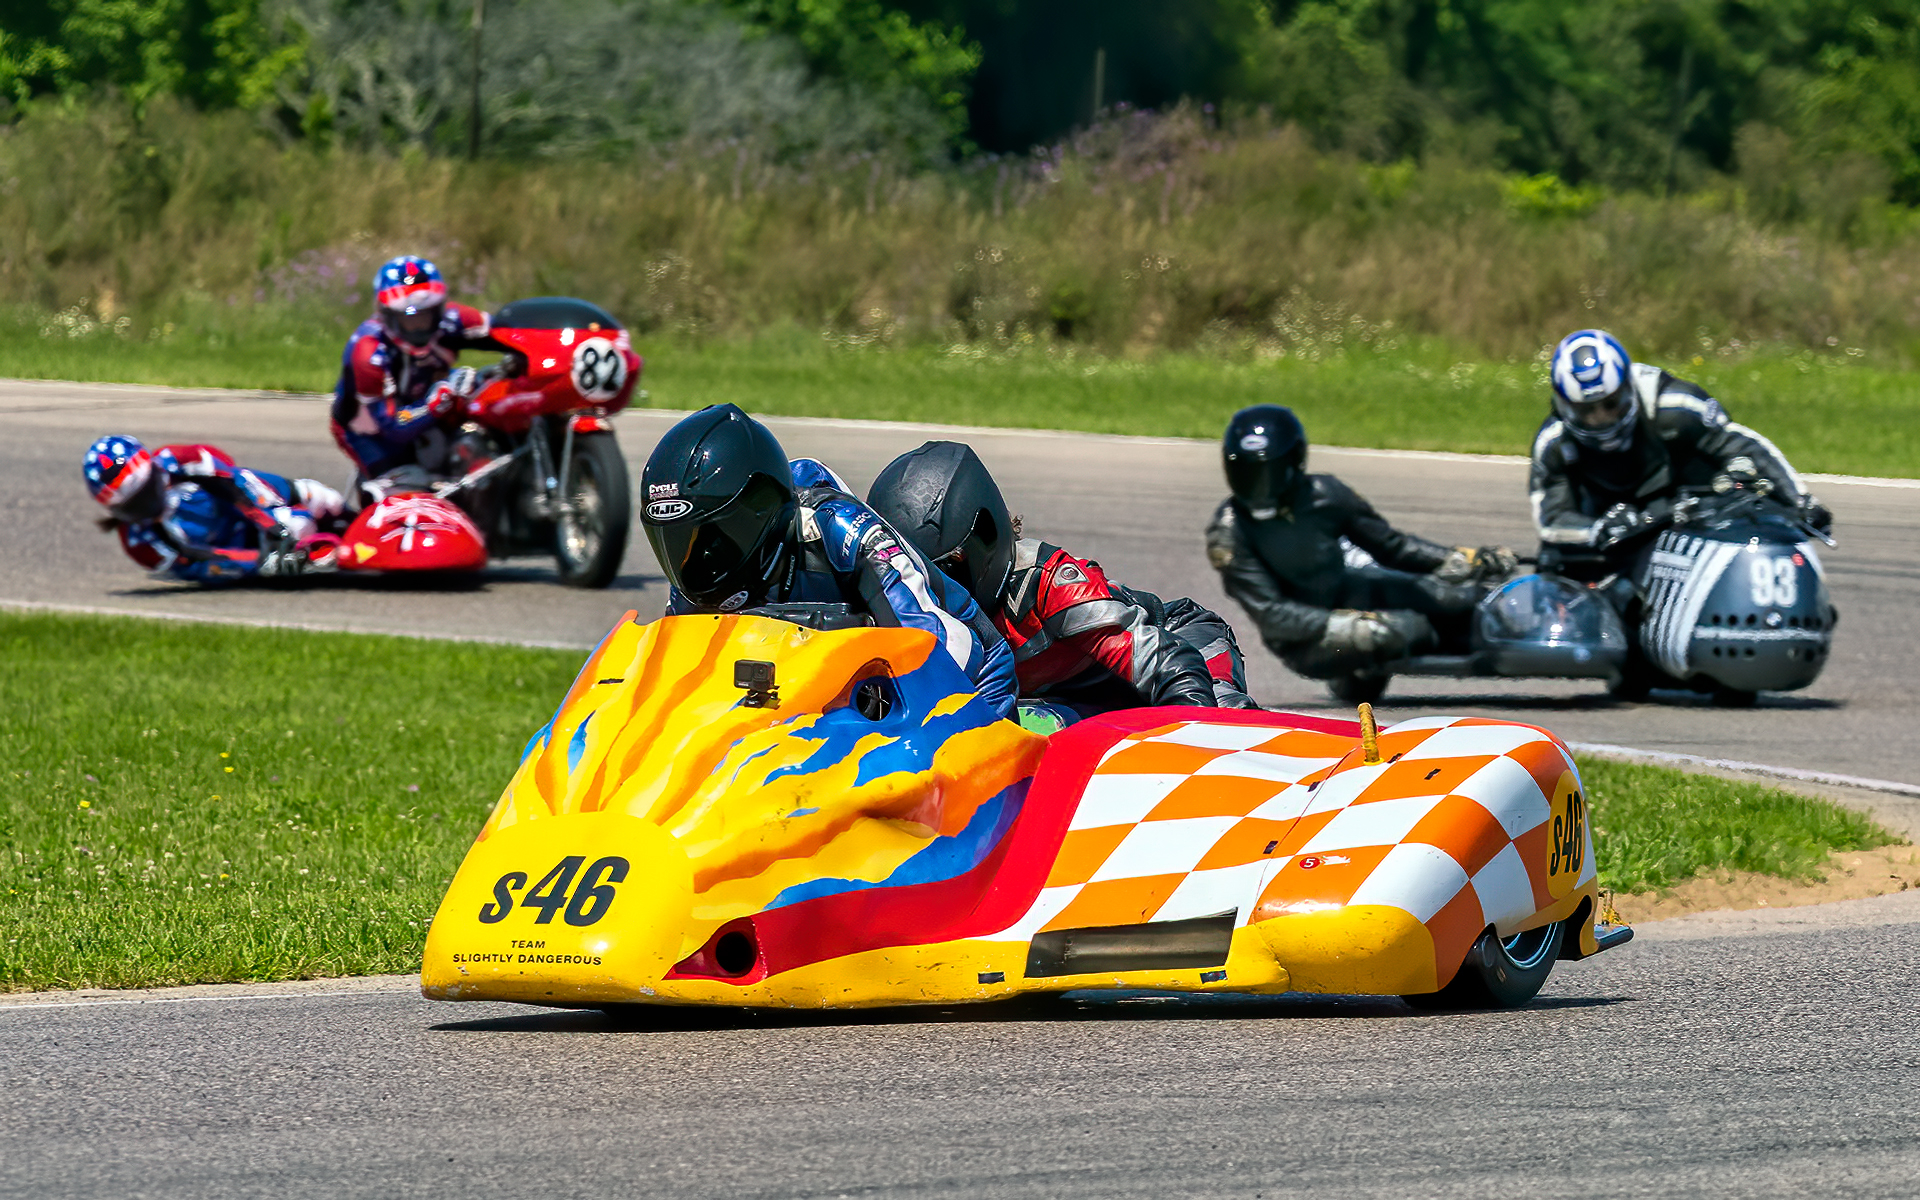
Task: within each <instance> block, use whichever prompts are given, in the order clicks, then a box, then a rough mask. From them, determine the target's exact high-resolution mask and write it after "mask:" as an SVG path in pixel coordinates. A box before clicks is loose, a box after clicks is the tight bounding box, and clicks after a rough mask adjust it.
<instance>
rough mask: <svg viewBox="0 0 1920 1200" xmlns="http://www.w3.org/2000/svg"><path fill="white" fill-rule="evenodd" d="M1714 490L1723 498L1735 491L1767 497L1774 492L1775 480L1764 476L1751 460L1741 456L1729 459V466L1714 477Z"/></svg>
mask: <svg viewBox="0 0 1920 1200" xmlns="http://www.w3.org/2000/svg"><path fill="white" fill-rule="evenodd" d="M1713 490H1714V491H1715V492H1717V493H1719V494H1720V495H1723V496H1724V495H1725V494H1726V493H1728V492H1731V491H1735V490H1739V491H1745V492H1753V493H1755V494H1756V495H1761V496H1765V495H1767V494H1768V493H1770V492H1772V491H1773V480H1771V479H1768V478H1767V477H1766V476H1765V475H1762V474H1761V473H1760V468H1759V467H1758V466H1756V465H1754V461H1753V460H1752V459H1751V458H1748V457H1747V456H1746V455H1744V454H1740V455H1735V456H1734V457H1733V458H1730V459H1728V460H1727V465H1726V466H1725V467H1723V468H1722V469H1721V471H1720V473H1719V474H1718V475H1715V476H1714V477H1713Z"/></svg>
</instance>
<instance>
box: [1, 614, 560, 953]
mask: <svg viewBox="0 0 1920 1200" xmlns="http://www.w3.org/2000/svg"><path fill="white" fill-rule="evenodd" d="M582 657H583V656H582V655H581V654H578V653H568V652H562V651H553V650H533V649H519V648H513V647H500V646H480V645H471V644H460V643H449V642H428V641H419V640H413V639H406V638H373V637H354V636H347V635H329V634H314V633H298V632H291V631H282V630H267V629H249V628H237V627H228V626H219V625H200V624H176V623H168V622H151V621H137V620H126V619H112V618H88V617H72V616H59V615H40V614H29V615H22V614H18V613H7V612H4V611H0V764H4V766H0V990H9V989H12V990H20V989H32V988H49V987H74V986H94V987H136V986H149V985H159V984H171V983H189V982H195V981H214V980H241V979H298V978H303V977H310V976H322V975H353V974H376V973H380V972H388V971H408V970H415V969H417V968H418V966H419V961H420V948H421V944H422V941H423V939H424V937H425V934H426V925H427V921H428V919H429V918H430V917H431V916H432V915H433V911H434V908H435V906H436V905H437V904H438V903H439V900H440V895H441V893H442V891H443V890H444V889H445V888H446V885H447V881H448V880H449V879H450V878H451V877H452V873H453V868H454V866H455V865H457V864H458V862H459V861H460V856H461V855H462V854H463V853H464V852H465V850H466V847H467V845H468V843H470V842H471V841H472V839H473V835H474V833H475V832H476V831H477V830H478V829H479V826H480V823H481V821H483V820H484V819H485V817H486V814H487V812H488V811H489V810H490V809H491V808H492V805H493V802H494V800H495V799H497V798H498V796H499V794H500V789H501V787H502V786H503V785H504V784H505V782H506V780H507V777H508V775H510V774H511V773H512V771H513V766H514V763H515V762H516V761H518V759H519V755H520V751H521V748H522V747H523V746H524V745H525V743H526V740H527V737H528V735H529V734H531V733H532V732H533V731H534V730H535V729H537V728H539V726H540V724H541V723H542V722H543V721H545V720H546V718H547V715H548V714H549V713H550V712H551V711H552V708H553V705H554V703H555V702H556V699H557V697H559V695H560V694H561V693H562V692H563V691H564V690H565V688H566V686H567V684H568V683H569V682H570V681H571V679H572V678H573V674H574V672H575V671H576V670H577V669H578V667H579V664H580V661H581V659H582Z"/></svg>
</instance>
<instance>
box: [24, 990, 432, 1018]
mask: <svg viewBox="0 0 1920 1200" xmlns="http://www.w3.org/2000/svg"><path fill="white" fill-rule="evenodd" d="M411 990H413V989H410V988H403V987H384V988H342V989H341V990H340V991H337V992H245V993H240V994H237V995H221V994H214V995H207V996H136V997H133V998H130V999H126V1000H93V999H87V1000H40V1001H34V1002H33V1003H30V1004H8V1003H7V1002H6V1000H5V999H4V998H0V1015H5V1014H6V1013H9V1012H29V1011H32V1010H34V1009H44V1008H106V1007H109V1006H111V1005H128V1004H194V1003H197V1002H199V1001H203V1000H310V999H313V998H315V997H321V996H401V995H406V994H407V993H408V992H410V991H411Z"/></svg>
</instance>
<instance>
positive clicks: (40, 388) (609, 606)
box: [0, 382, 1920, 784]
mask: <svg viewBox="0 0 1920 1200" xmlns="http://www.w3.org/2000/svg"><path fill="white" fill-rule="evenodd" d="M678 416H679V414H674V413H665V412H657V411H646V412H632V413H627V414H623V415H622V416H621V417H619V418H618V420H617V422H616V429H617V431H618V433H619V436H620V439H621V444H622V445H623V446H624V447H625V449H626V452H627V455H628V459H629V462H630V465H631V467H632V469H633V475H634V478H635V480H636V481H637V480H638V477H639V471H640V467H641V465H642V463H644V462H645V459H646V455H647V453H648V451H650V450H651V449H652V447H653V443H654V441H655V440H656V439H657V438H658V437H659V436H660V434H661V433H662V432H663V431H665V430H666V429H667V428H668V427H669V426H670V425H671V424H672V423H673V422H674V421H675V420H677V419H678ZM771 424H772V426H773V427H774V429H775V430H776V431H777V433H778V434H779V436H780V438H781V441H782V444H783V445H784V446H785V447H786V449H787V451H788V453H789V454H792V455H795V456H799V455H814V456H818V457H820V458H822V459H824V460H825V461H827V462H828V463H830V464H832V465H833V466H834V468H835V469H837V470H838V471H840V472H841V473H842V474H843V475H845V476H846V477H847V478H848V479H849V481H850V482H851V483H853V484H854V486H856V487H857V488H860V489H862V490H864V489H865V488H866V486H867V485H868V484H869V483H870V482H871V481H872V479H873V476H874V475H875V474H877V473H878V472H879V470H880V468H881V467H883V466H885V465H886V463H887V462H889V461H890V460H891V459H892V458H893V457H894V456H895V455H896V454H899V453H900V452H902V451H905V450H909V449H911V448H913V447H914V446H917V445H919V444H920V442H922V441H923V440H925V439H926V438H928V437H938V436H964V437H965V438H966V439H967V440H968V441H970V442H972V443H973V445H974V446H975V448H976V449H978V450H979V452H980V454H981V457H982V458H984V459H985V460H986V462H987V464H988V465H989V466H990V467H992V468H993V469H994V472H995V474H996V475H997V476H998V478H999V479H1000V481H1001V486H1002V488H1003V489H1004V490H1005V491H1006V493H1007V498H1008V503H1009V504H1010V505H1011V506H1012V507H1013V508H1014V511H1016V512H1019V513H1023V514H1024V515H1025V517H1026V528H1027V531H1028V532H1029V533H1030V534H1033V535H1036V536H1041V537H1044V538H1046V539H1047V540H1049V541H1053V542H1056V543H1059V544H1061V545H1065V546H1067V547H1069V548H1071V549H1073V550H1075V551H1077V552H1079V553H1082V554H1085V555H1089V556H1091V557H1093V558H1096V559H1098V560H1099V561H1100V562H1101V564H1102V565H1103V566H1105V567H1106V568H1107V570H1108V572H1109V573H1110V574H1111V575H1112V576H1113V577H1115V578H1117V579H1120V580H1122V581H1123V582H1126V583H1131V584H1134V585H1136V586H1140V587H1145V588H1148V589H1150V590H1153V591H1156V592H1159V593H1161V594H1162V595H1169V596H1171V595H1181V594H1185V595H1191V596H1193V597H1195V598H1196V599H1198V600H1199V601H1200V602H1201V603H1203V604H1207V605H1209V606H1211V607H1213V608H1215V609H1217V610H1218V611H1220V612H1222V613H1225V614H1227V615H1229V616H1230V617H1232V618H1234V619H1235V622H1236V625H1237V626H1238V628H1239V630H1240V641H1241V645H1242V646H1243V647H1244V648H1245V649H1246V650H1247V657H1248V663H1249V668H1250V671H1251V675H1252V682H1253V687H1254V694H1255V695H1256V697H1258V698H1259V699H1260V700H1261V701H1262V702H1263V703H1265V704H1267V705H1269V706H1279V707H1289V708H1329V707H1334V706H1335V705H1334V702H1333V701H1331V700H1330V699H1329V698H1328V697H1327V694H1326V692H1325V691H1324V690H1322V688H1321V687H1320V685H1318V684H1314V683H1310V682H1308V681H1305V680H1302V679H1299V678H1297V677H1295V676H1293V675H1292V674H1290V673H1289V672H1287V671H1286V670H1285V669H1284V668H1283V667H1282V666H1281V665H1280V664H1279V662H1278V660H1276V659H1274V658H1273V657H1272V656H1271V655H1269V654H1267V653H1266V651H1265V650H1264V649H1263V648H1262V647H1261V645H1260V642H1259V638H1258V636H1257V635H1256V633H1255V631H1254V630H1253V628H1252V626H1251V625H1250V624H1249V623H1247V622H1246V621H1245V619H1244V617H1243V616H1242V614H1241V613H1240V611H1239V609H1238V607H1237V606H1236V605H1234V604H1233V603H1232V602H1231V601H1229V600H1228V599H1227V598H1226V596H1225V594H1224V593H1223V592H1222V591H1221V590H1220V588H1219V585H1218V583H1217V581H1216V577H1215V576H1214V573H1213V571H1212V569H1211V568H1210V567H1209V566H1208V565H1207V560H1206V555H1205V552H1204V549H1203V547H1202V545H1201V531H1202V530H1203V529H1204V528H1205V526H1206V523H1207V520H1208V518H1209V517H1210V516H1211V515H1212V512H1213V508H1214V506H1215V505H1217V504H1218V503H1219V501H1220V499H1221V497H1222V496H1223V495H1224V494H1225V487H1224V484H1223V483H1222V481H1221V478H1220V466H1219V458H1218V452H1217V450H1216V449H1215V448H1214V447H1213V446H1212V445H1210V444H1206V443H1199V442H1189V441H1171V440H1157V439H1144V438H1103V437H1093V436H1087V435H1072V434H1046V433H1021V432H983V431H967V432H965V433H964V435H958V434H954V433H952V432H950V431H949V432H946V433H941V432H938V431H931V430H927V429H924V428H916V427H911V426H898V425H884V424H879V423H864V422H844V421H812V420H774V421H772V422H771ZM0 432H4V436H0V564H4V565H0V601H8V600H14V601H29V602H40V603H50V604H57V605H65V606H79V607H87V608H97V609H108V610H113V611H116V612H128V613H147V614H155V615H159V614H167V615H189V616H200V617H211V618H219V619H230V620H232V619H239V620H253V621H268V622H283V623H289V624H301V625H310V626H315V627H324V628H334V629H358V630H368V631H381V632H396V633H429V634H448V633H457V634H462V635H466V636H474V637H485V638H497V639H508V640H513V641H529V642H545V643H551V644H557V645H567V646H580V647H587V646H591V645H592V644H593V643H595V642H597V641H598V640H599V638H600V636H601V635H602V634H604V633H605V632H606V630H607V628H608V627H609V626H610V625H611V624H612V623H613V622H614V620H615V619H616V618H618V617H619V616H620V614H621V613H623V612H625V611H626V610H627V609H629V608H631V609H637V610H638V611H639V612H640V614H641V615H642V616H644V617H649V618H651V617H653V616H657V615H658V614H659V613H660V612H661V611H662V610H663V608H664V607H665V604H666V587H665V584H664V582H663V581H662V579H661V577H660V574H659V567H658V565H657V564H656V563H655V562H654V561H653V554H652V551H651V550H650V549H649V548H648V546H647V544H646V539H645V538H644V536H642V535H641V534H640V532H639V529H638V523H637V522H636V527H635V531H634V539H633V542H632V544H631V545H630V546H629V548H628V552H627V558H626V563H625V565H624V567H623V569H622V574H621V576H620V578H619V579H618V580H617V581H616V584H615V586H614V587H613V588H611V589H609V590H608V591H605V592H582V591H575V590H572V589H568V588H564V587H561V586H558V585H557V584H555V583H554V581H553V575H552V570H551V565H550V563H549V562H547V561H543V560H539V559H514V560H510V561H509V562H508V563H506V564H502V565H498V566H495V567H494V568H492V569H491V570H489V572H488V573H487V576H486V582H485V584H484V586H482V587H481V588H479V589H476V590H473V591H468V592H454V593H440V594H426V593H422V592H420V591H417V590H413V589H407V588H396V587H393V586H391V585H383V584H381V583H379V582H377V581H366V580H352V581H349V580H343V579H331V580H319V581H315V585H314V586H312V587H308V588H305V589H303V590H298V591H288V590H285V589H279V588H273V589H228V590H202V589H198V588H194V587H187V586H176V585H172V584H167V583H156V582H153V581H152V580H150V579H149V578H148V577H147V576H146V575H145V574H144V573H142V572H141V571H140V570H139V569H138V568H137V567H135V565H134V564H133V563H132V562H131V561H129V560H128V559H126V558H125V556H123V555H122V554H121V553H120V552H119V549H118V547H117V546H116V545H115V544H114V543H113V542H112V540H111V539H110V538H109V537H107V536H104V535H102V534H100V533H99V532H97V531H96V530H95V529H94V528H93V525H92V520H93V518H94V517H95V516H96V515H97V514H96V512H95V511H94V506H93V504H92V503H91V502H90V501H89V500H88V499H87V495H86V491H85V488H84V485H83V484H82V483H81V481H80V469H79V462H80V454H81V452H82V451H83V450H85V449H86V447H87V444H88V443H89V442H91V441H92V440H93V439H94V438H95V437H97V436H99V435H100V434H102V433H108V432H121V433H130V434H133V435H134V436H136V437H139V438H142V439H143V440H146V441H148V442H149V443H157V442H164V441H203V440H204V441H212V442H214V443H215V444H217V445H219V446H221V447H222V448H223V449H226V450H227V451H229V452H230V453H232V454H233V455H234V456H235V457H236V458H237V459H238V460H239V461H240V462H242V463H245V464H247V465H250V466H257V467H260V468H263V469H268V470H275V471H278V472H280V473H282V474H287V475H310V476H312V477H314V478H318V479H321V480H323V481H325V482H330V483H334V484H336V485H338V484H342V483H344V481H345V478H346V475H347V470H346V460H345V459H344V457H343V456H342V455H341V454H340V452H339V450H338V449H337V448H336V447H335V446H334V444H333V441H332V439H331V438H330V437H329V436H328V434H327V431H326V411H325V407H324V404H323V403H322V402H321V401H320V400H319V399H317V398H310V397H306V398H301V397H286V396H274V397H263V396H254V395H248V394H245V393H232V392H189V391H168V390H166V389H154V388H131V387H103V386H98V385H82V384H64V383H23V382H5V383H0ZM1310 432H1314V433H1317V434H1319V436H1322V437H1325V438H1326V439H1327V440H1328V441H1338V437H1337V432H1338V431H1332V430H1326V431H1310ZM1312 466H1313V468H1314V469H1315V470H1321V471H1333V472H1335V473H1337V474H1339V475H1340V476H1342V477H1343V478H1344V479H1346V480H1347V481H1348V482H1349V483H1351V484H1353V485H1354V486H1355V487H1356V488H1358V489H1359V490H1360V492H1361V493H1362V494H1363V495H1365V496H1367V497H1368V498H1369V499H1371V500H1372V501H1373V503H1374V505H1375V506H1376V507H1377V508H1378V509H1379V510H1380V511H1381V512H1382V513H1383V514H1385V515H1386V516H1387V517H1388V518H1389V519H1390V520H1393V521H1394V522H1396V523H1397V524H1400V525H1401V526H1403V527H1405V528H1408V529H1411V530H1413V531H1415V532H1418V533H1421V534H1423V535H1425V536H1428V537H1431V538H1434V539H1435V540H1439V541H1449V542H1459V543H1464V544H1483V543H1490V542H1504V543H1506V544H1509V545H1513V546H1516V547H1520V548H1523V549H1530V548H1531V546H1532V545H1533V541H1532V533H1531V529H1532V527H1531V523H1530V521H1529V518H1528V515H1527V508H1526V468H1525V466H1524V464H1521V463H1519V462H1511V461H1502V460H1498V459H1486V458H1470V457H1467V456H1413V457H1410V456H1406V455H1396V454H1382V453H1379V452H1367V451H1320V452H1317V453H1316V454H1315V457H1314V458H1313V460H1312ZM636 486H637V482H636ZM1816 488H1817V490H1818V492H1819V493H1820V495H1821V496H1822V497H1823V498H1824V499H1825V500H1826V501H1827V502H1828V503H1829V505H1830V506H1831V507H1832V508H1833V509H1834V511H1835V512H1836V513H1837V514H1838V517H1837V531H1838V534H1839V540H1840V545H1839V547H1838V548H1837V549H1834V550H1832V551H1829V552H1827V553H1826V554H1825V555H1824V561H1825V562H1826V564H1827V567H1828V570H1829V576H1828V583H1829V586H1830V587H1831V589H1832V591H1833V593H1834V600H1835V603H1836V604H1837V605H1838V607H1839V610H1840V625H1839V629H1838V630H1837V632H1836V634H1835V641H1834V650H1833V656H1832V658H1831V659H1830V661H1829V664H1828V667H1827V669H1826V671H1825V672H1824V673H1823V674H1822V675H1821V677H1820V678H1819V679H1818V680H1817V681H1815V683H1814V685H1813V686H1812V687H1810V688H1808V689H1806V690H1805V691H1803V692H1798V693H1792V694H1787V695H1778V696H1770V697H1765V698H1763V699H1762V701H1761V704H1760V706H1759V707H1758V708H1755V709H1749V710H1723V709H1715V708H1713V707H1712V706H1711V705H1710V704H1709V703H1707V701H1706V699H1705V698H1704V697H1699V696H1694V695H1691V694H1679V693H1674V694H1670V695H1669V694H1663V695H1662V696H1661V697H1660V698H1659V700H1658V701H1657V702H1655V703H1651V704H1643V705H1624V704H1617V703H1615V702H1613V701H1612V700H1611V699H1609V698H1608V697H1607V696H1606V694H1605V691H1604V689H1602V688H1601V687H1600V686H1599V685H1598V684H1594V683H1554V682H1547V681H1535V680H1522V681H1484V680H1470V681H1460V680H1401V681H1397V682H1396V684H1395V686H1394V689H1393V690H1392V691H1390V692H1389V693H1388V696H1387V703H1386V704H1385V705H1383V706H1382V709H1383V712H1382V716H1384V717H1387V718H1388V719H1393V718H1395V717H1396V716H1404V715H1410V714H1411V713H1412V712H1415V711H1424V712H1432V711H1434V710H1436V709H1441V710H1445V711H1451V712H1463V713H1465V712H1473V713H1488V714H1493V715H1502V716H1507V717H1510V718H1511V717H1518V718H1520V719H1524V720H1530V721H1535V722H1537V723H1539V724H1541V725H1545V726H1547V727H1549V728H1551V729H1552V730H1554V732H1556V733H1558V734H1560V735H1561V736H1562V737H1564V738H1567V739H1568V740H1570V741H1581V742H1604V743H1609V744H1613V745H1622V746H1634V747H1640V748H1644V749H1650V750H1664V751H1672V752H1679V753H1687V754H1699V755H1706V756H1709V757H1716V758H1727V759H1738V760H1744V761H1748V762H1760V763H1769V764H1774V765H1779V766H1785V767H1797V768H1803V769H1812V770H1819V771H1829V772H1838V773H1843V774H1848V775H1855V776H1864V777H1867V778H1871V779H1889V780H1895V781H1903V782H1907V783H1912V784H1920V738H1915V737H1913V736H1911V731H1912V730H1913V729H1914V728H1915V727H1916V725H1920V721H1917V720H1916V718H1917V717H1920V711H1916V710H1920V670H1917V669H1916V668H1920V605H1917V604H1916V603H1915V601H1914V597H1915V595H1916V586H1920V487H1886V486H1871V485H1865V484H1859V483H1852V484H1845V483H1829V482H1821V483H1818V484H1816Z"/></svg>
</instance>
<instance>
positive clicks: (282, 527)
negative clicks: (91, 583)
mask: <svg viewBox="0 0 1920 1200" xmlns="http://www.w3.org/2000/svg"><path fill="white" fill-rule="evenodd" d="M80 473H81V475H82V477H83V478H85V479H86V481H87V490H88V491H89V492H91V493H92V494H93V498H94V499H95V500H98V501H99V502H100V503H101V504H103V505H105V506H106V509H107V513H108V516H107V518H106V519H105V520H104V521H102V522H101V525H102V527H103V528H105V529H109V530H112V531H114V532H116V533H118V534H119V535H120V545H121V547H122V548H123V549H125V550H126V552H127V556H128V557H129V558H131V559H133V561H135V562H137V563H139V564H140V565H141V566H143V567H145V568H146V569H147V570H149V571H151V572H153V573H154V574H156V575H163V576H166V577H168V578H171V579H178V580H182V581H184V582H190V583H215V582H221V581H233V580H239V579H246V578H250V577H253V576H259V577H262V578H272V577H276V576H288V575H306V574H310V573H312V572H315V571H329V570H332V569H333V556H334V553H335V551H336V550H337V549H338V548H339V542H338V540H337V539H335V538H334V537H332V536H331V535H329V534H326V533H323V532H321V531H320V524H321V523H322V522H325V521H328V520H331V519H333V518H335V517H338V516H339V515H340V510H341V506H342V501H341V497H340V493H339V492H336V491H334V490H333V489H332V488H330V487H328V486H327V485H326V484H324V483H320V482H317V481H316V480H312V479H286V478H283V477H282V476H279V475H269V474H267V473H266V472H264V471H249V470H248V469H247V468H245V467H243V466H240V465H239V464H238V463H236V462H234V461H233V459H232V458H231V457H230V456H229V455H227V454H226V453H224V452H223V451H221V450H218V449H216V448H215V447H213V446H205V445H200V444H198V443H193V444H182V445H173V446H161V447H160V448H158V449H157V450H149V449H147V447H145V446H143V445H141V444H140V443H139V442H138V441H136V440H135V439H133V438H130V437H127V436H126V435H124V434H108V435H107V436H106V437H103V438H101V439H99V440H98V441H96V442H94V443H93V445H91V446H89V447H87V452H86V456H85V457H84V458H83V459H82V460H81V463H80Z"/></svg>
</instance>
